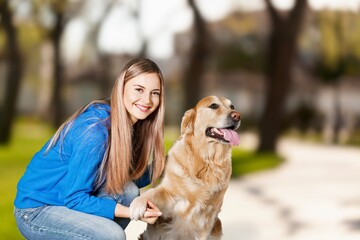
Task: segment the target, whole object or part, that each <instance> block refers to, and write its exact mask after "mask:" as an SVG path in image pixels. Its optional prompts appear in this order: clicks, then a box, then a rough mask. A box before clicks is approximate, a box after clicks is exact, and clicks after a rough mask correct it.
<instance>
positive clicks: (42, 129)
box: [0, 120, 52, 240]
mask: <svg viewBox="0 0 360 240" xmlns="http://www.w3.org/2000/svg"><path fill="white" fill-rule="evenodd" d="M51 133H52V131H51V128H50V127H48V126H46V125H44V124H40V123H39V122H37V121H33V120H19V121H18V122H17V123H16V125H15V128H14V133H13V138H12V140H11V142H10V143H9V145H6V146H0V196H1V197H0V212H1V214H0V222H1V224H0V239H12V240H16V239H23V238H22V236H21V235H20V233H19V231H18V230H17V227H16V224H15V218H14V217H13V209H14V207H13V202H14V199H15V194H16V184H17V182H18V181H19V178H20V177H21V176H22V174H23V173H24V171H25V168H26V165H27V164H28V162H29V161H30V159H31V157H32V155H33V154H34V153H35V152H36V151H38V150H39V149H40V147H41V146H42V145H43V144H44V143H45V141H46V140H47V139H48V138H49V137H50V136H51Z"/></svg>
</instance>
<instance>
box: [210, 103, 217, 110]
mask: <svg viewBox="0 0 360 240" xmlns="http://www.w3.org/2000/svg"><path fill="white" fill-rule="evenodd" d="M209 108H211V109H218V108H219V104H216V103H213V104H211V105H210V106H209Z"/></svg>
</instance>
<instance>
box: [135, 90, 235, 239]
mask: <svg viewBox="0 0 360 240" xmlns="http://www.w3.org/2000/svg"><path fill="white" fill-rule="evenodd" d="M239 126H240V113H239V112H237V111H235V110H234V106H233V105H232V104H231V101H230V100H228V99H226V98H224V97H217V96H208V97H205V98H203V99H202V100H200V101H199V102H198V103H197V104H196V106H195V107H194V108H191V109H190V110H188V111H186V113H185V114H184V116H183V118H182V122H181V135H180V137H179V139H178V140H177V141H176V142H175V143H174V145H173V146H172V147H171V149H170V150H169V153H168V156H167V163H166V167H165V170H164V174H163V178H162V180H161V182H160V183H159V185H157V186H156V187H155V188H152V189H149V190H148V191H146V192H145V193H144V194H142V195H141V196H139V197H137V198H136V199H135V200H134V201H133V202H132V203H131V205H130V216H131V218H132V219H135V220H137V219H140V217H141V216H143V214H144V212H145V210H146V208H147V199H149V200H150V201H151V202H153V203H154V204H155V205H156V206H157V207H158V208H159V209H160V211H161V212H162V215H161V216H160V217H159V218H158V219H157V221H156V222H155V223H154V224H148V225H147V229H146V230H145V232H144V233H143V234H142V235H141V236H140V239H145V240H161V239H162V240H177V239H184V240H193V239H199V240H200V239H201V240H202V239H204V240H205V239H221V236H222V227H221V221H220V220H219V218H218V214H219V212H220V210H221V206H222V203H223V198H224V194H225V191H226V189H227V187H228V185H229V181H230V176H231V146H233V145H238V144H239V142H240V140H239V136H238V134H237V133H236V132H235V130H236V129H237V128H238V127H239Z"/></svg>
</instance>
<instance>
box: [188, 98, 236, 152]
mask: <svg viewBox="0 0 360 240" xmlns="http://www.w3.org/2000/svg"><path fill="white" fill-rule="evenodd" d="M240 122H241V120H240V113H239V112H237V111H235V107H234V106H233V105H232V103H231V101H230V100H229V99H226V98H224V97H217V96H208V97H205V98H203V99H201V100H200V101H199V102H198V103H197V104H196V106H195V107H194V108H191V109H189V110H188V111H186V112H185V115H184V117H183V119H182V123H181V134H182V135H183V134H189V135H194V137H195V138H197V139H199V138H198V137H201V136H203V135H205V136H206V141H207V142H219V143H223V144H230V145H238V144H239V142H240V140H239V136H238V134H237V133H236V132H235V130H236V129H237V128H238V127H239V126H240Z"/></svg>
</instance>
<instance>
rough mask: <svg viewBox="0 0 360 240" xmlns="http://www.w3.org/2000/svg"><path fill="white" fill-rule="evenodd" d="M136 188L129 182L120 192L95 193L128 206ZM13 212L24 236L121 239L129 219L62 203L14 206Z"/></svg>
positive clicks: (35, 237) (98, 239)
mask: <svg viewBox="0 0 360 240" xmlns="http://www.w3.org/2000/svg"><path fill="white" fill-rule="evenodd" d="M139 193H140V191H139V189H138V188H137V186H136V185H135V184H134V183H133V182H130V183H128V184H127V185H126V186H125V188H124V193H123V194H122V195H107V194H104V193H103V192H102V191H100V192H99V193H98V194H97V196H98V197H104V198H111V199H114V200H116V201H117V202H118V203H120V204H122V205H125V206H129V205H130V203H131V202H132V200H133V199H134V198H135V197H137V196H139ZM14 215H15V218H16V223H17V226H18V229H19V231H20V232H21V234H22V235H23V236H24V237H25V238H26V239H63V240H66V239H94V240H95V239H96V240H105V239H106V240H113V239H114V240H115V239H119V240H124V239H126V236H125V232H124V229H125V228H126V226H127V225H128V224H129V222H130V219H127V218H115V219H114V220H111V219H107V218H104V217H99V216H96V215H91V214H87V213H83V212H79V211H75V210H72V209H69V208H67V207H64V206H50V205H44V206H41V207H37V208H25V209H18V208H15V210H14Z"/></svg>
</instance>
